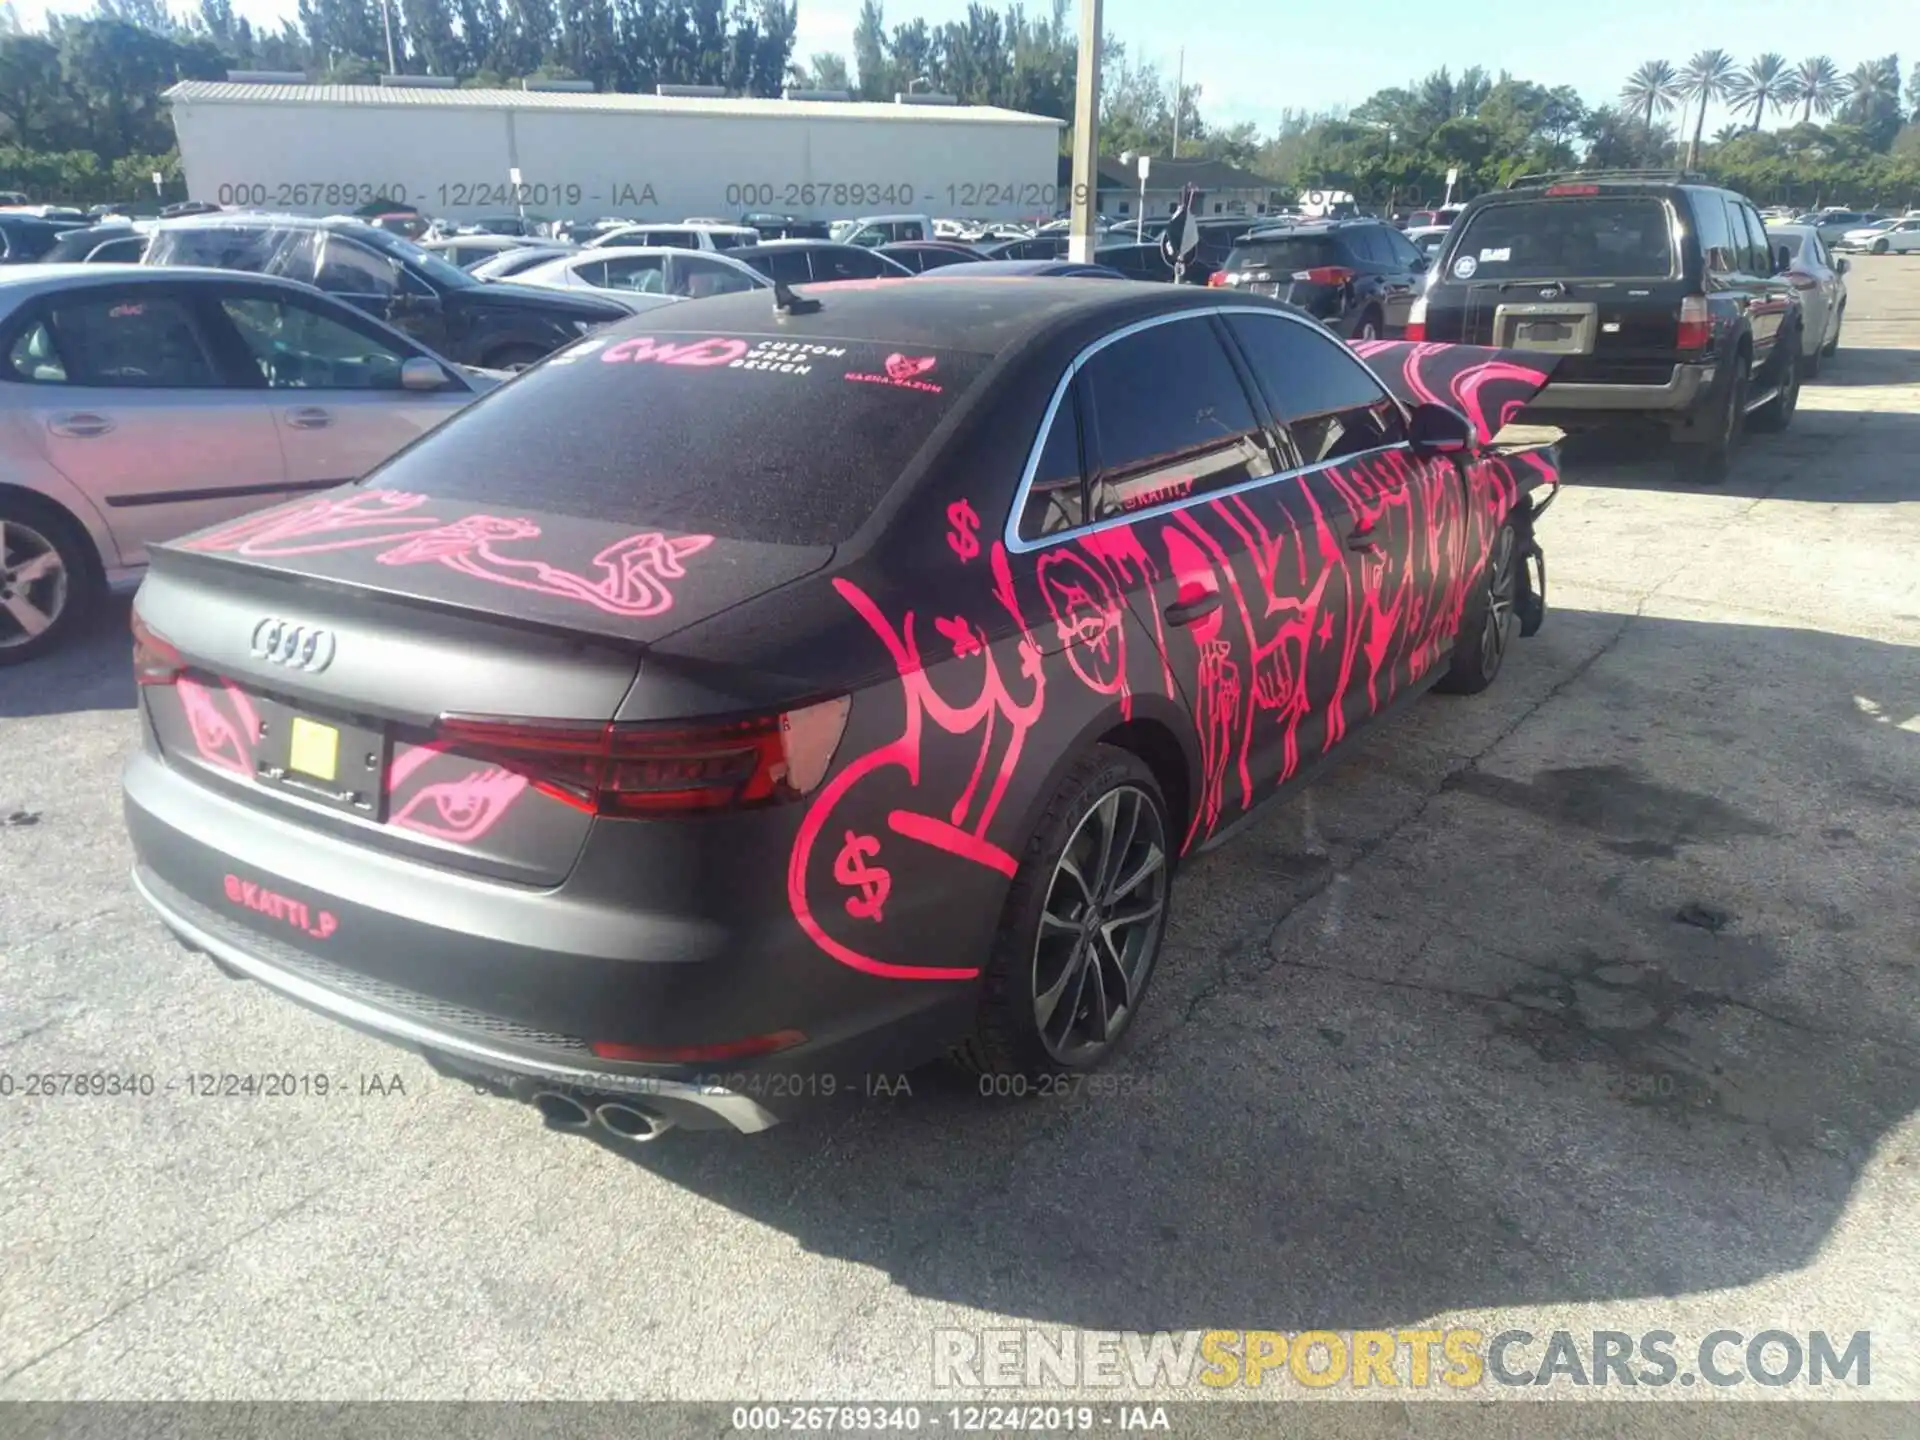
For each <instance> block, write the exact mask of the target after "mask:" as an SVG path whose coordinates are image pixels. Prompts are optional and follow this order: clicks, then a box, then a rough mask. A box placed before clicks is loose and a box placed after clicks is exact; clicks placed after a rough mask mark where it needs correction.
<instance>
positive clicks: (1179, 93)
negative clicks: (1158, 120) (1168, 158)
mask: <svg viewBox="0 0 1920 1440" xmlns="http://www.w3.org/2000/svg"><path fill="white" fill-rule="evenodd" d="M1173 77H1174V78H1173V156H1172V158H1173V159H1175V160H1178V159H1179V158H1180V112H1181V111H1182V110H1184V109H1186V108H1187V47H1186V46H1184V45H1182V46H1181V47H1180V68H1179V69H1177V70H1175V71H1174V72H1173Z"/></svg>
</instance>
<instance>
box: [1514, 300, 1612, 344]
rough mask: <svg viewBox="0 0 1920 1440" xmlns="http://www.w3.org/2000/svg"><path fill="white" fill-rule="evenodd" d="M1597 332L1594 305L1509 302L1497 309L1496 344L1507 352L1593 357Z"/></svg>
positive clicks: (1596, 313)
mask: <svg viewBox="0 0 1920 1440" xmlns="http://www.w3.org/2000/svg"><path fill="white" fill-rule="evenodd" d="M1598 330H1599V312H1598V309H1597V307H1595V306H1593V305H1582V304H1577V303H1574V304H1569V303H1567V302H1565V301H1560V302H1549V303H1546V304H1539V303H1531V304H1526V303H1520V304H1516V303H1507V304H1502V305H1499V306H1497V307H1495V310H1494V330H1493V334H1494V344H1495V345H1497V346H1500V347H1503V348H1505V349H1508V350H1533V351H1537V352H1539V353H1541V354H1545V355H1591V354H1592V353H1593V341H1594V336H1595V334H1596V333H1597V332H1598Z"/></svg>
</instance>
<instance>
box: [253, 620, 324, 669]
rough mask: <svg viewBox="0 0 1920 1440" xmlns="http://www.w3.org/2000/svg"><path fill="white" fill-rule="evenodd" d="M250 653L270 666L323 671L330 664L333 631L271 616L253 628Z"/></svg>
mask: <svg viewBox="0 0 1920 1440" xmlns="http://www.w3.org/2000/svg"><path fill="white" fill-rule="evenodd" d="M253 653H254V654H255V655H256V656H257V657H258V658H260V659H262V660H265V661H267V662H268V663H269V664H272V665H285V666H288V667H289V668H291V669H294V670H324V669H326V668H327V666H329V665H331V664H332V663H333V632H332V631H331V630H322V629H320V628H319V627H318V626H315V625H294V624H290V623H289V622H287V621H285V620H275V619H272V618H271V617H270V618H268V619H265V620H262V621H261V622H260V623H259V624H258V625H256V626H254V627H253Z"/></svg>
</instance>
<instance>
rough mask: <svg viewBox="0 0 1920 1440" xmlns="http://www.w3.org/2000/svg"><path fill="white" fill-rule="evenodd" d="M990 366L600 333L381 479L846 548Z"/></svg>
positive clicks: (907, 355)
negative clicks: (937, 427) (909, 464)
mask: <svg viewBox="0 0 1920 1440" xmlns="http://www.w3.org/2000/svg"><path fill="white" fill-rule="evenodd" d="M985 364H986V357H984V356H979V355H974V354H970V353H966V352H959V351H946V350H926V349H914V350H911V351H908V352H902V351H899V350H896V349H895V348H894V347H893V346H890V345H876V344H871V343H865V342H860V341H851V340H831V341H820V342H811V341H796V340H787V339H782V338H780V337H776V336H767V335H748V334H739V335H725V334H721V335H716V334H714V333H713V332H712V331H698V332H692V331H686V332H664V333H663V332H654V333H652V334H647V335H637V336H636V335H632V334H629V333H618V334H616V335H613V336H610V335H604V334H603V335H595V336H593V337H591V338H589V339H586V340H582V341H580V342H579V343H578V344H576V345H573V346H571V347H569V348H568V349H566V350H563V351H561V352H560V353H559V354H557V355H554V356H553V357H551V358H550V359H549V360H547V362H546V363H545V364H543V365H540V366H539V367H538V368H536V369H534V370H531V371H528V372H527V373H526V374H524V375H521V376H520V377H519V378H517V379H516V380H514V381H513V382H512V383H511V384H509V385H505V386H502V387H501V389H500V390H499V391H498V392H496V393H495V394H493V395H491V396H488V397H487V398H486V399H484V400H482V401H481V402H479V403H478V404H476V405H475V406H473V407H472V408H471V409H470V410H468V411H466V412H464V413H462V414H461V415H459V416H457V417H455V419H454V420H452V421H450V422H449V423H448V424H447V425H445V426H444V427H442V428H441V429H439V430H437V431H435V432H434V433H433V434H432V435H431V436H430V437H429V438H428V439H426V440H425V441H423V442H421V443H420V444H418V445H415V446H414V447H412V448H411V449H409V450H406V451H403V452H402V453H401V454H400V455H398V456H396V457H395V458H394V459H393V460H392V461H391V462H390V463H388V464H387V465H386V466H385V467H383V468H382V469H380V470H377V471H375V472H374V474H373V475H372V476H371V477H369V479H370V481H371V483H373V484H376V485H380V486H382V487H385V488H388V489H395V490H407V491H415V492H419V493H423V494H427V495H432V496H436V497H445V498H448V499H453V500H462V501H469V502H472V503H473V504H475V505H484V506H490V507H491V506H499V507H502V508H505V509H510V510H519V509H526V510H545V511H548V512H550V513H554V514H560V515H575V516H580V517H583V518H586V519H592V520H606V521H610V522H614V523H617V524H621V525H632V526H636V527H642V526H657V527H659V528H660V529H663V530H668V531H680V532H687V533H695V534H705V535H716V536H719V537H721V538H723V539H732V540H751V541H759V542H762V543H766V544H776V545H835V544H839V543H840V542H842V541H844V540H846V539H847V538H848V537H849V536H851V535H852V534H853V533H854V531H856V530H858V529H859V528H860V526H861V524H862V523H863V522H864V521H865V520H866V519H867V518H868V516H870V515H871V514H872V513H873V510H874V507H875V506H876V505H877V504H878V503H879V502H880V500H881V498H882V497H883V496H884V495H885V494H886V493H887V491H888V489H889V488H890V487H891V486H892V485H893V483H894V482H895V481H896V480H898V479H899V478H900V474H901V472H902V471H903V470H904V469H905V468H906V466H907V463H908V462H909V461H910V460H912V459H913V457H914V454H915V453H916V452H917V451H918V450H919V449H920V447H921V445H922V444H923V443H924V442H925V441H926V439H927V437H928V436H929V435H930V434H931V433H932V431H933V429H934V427H935V426H936V425H938V424H939V422H940V420H941V418H942V417H943V416H945V415H946V414H947V412H948V411H949V410H951V409H952V407H953V405H954V403H955V402H956V401H957V400H958V399H959V398H960V397H961V396H962V395H963V394H965V392H966V391H967V390H968V389H969V388H970V387H971V385H972V383H973V381H974V380H975V379H977V378H978V377H979V375H980V373H981V370H982V369H983V368H984V366H985Z"/></svg>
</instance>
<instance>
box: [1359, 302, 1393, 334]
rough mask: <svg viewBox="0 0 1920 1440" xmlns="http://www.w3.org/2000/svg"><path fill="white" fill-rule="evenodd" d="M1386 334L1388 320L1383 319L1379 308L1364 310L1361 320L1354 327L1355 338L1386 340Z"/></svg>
mask: <svg viewBox="0 0 1920 1440" xmlns="http://www.w3.org/2000/svg"><path fill="white" fill-rule="evenodd" d="M1386 334H1387V325H1386V321H1384V320H1383V319H1381V317H1380V312H1379V311H1378V310H1375V309H1372V308H1368V309H1366V310H1364V311H1362V312H1361V314H1360V322H1359V323H1358V324H1357V325H1355V326H1354V327H1353V338H1354V339H1356V340H1384V339H1385V338H1386Z"/></svg>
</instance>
